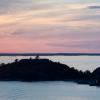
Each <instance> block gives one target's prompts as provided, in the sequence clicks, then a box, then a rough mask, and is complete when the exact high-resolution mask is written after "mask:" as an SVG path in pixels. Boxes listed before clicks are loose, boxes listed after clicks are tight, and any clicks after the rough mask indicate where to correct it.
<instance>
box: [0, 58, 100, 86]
mask: <svg viewBox="0 0 100 100" xmlns="http://www.w3.org/2000/svg"><path fill="white" fill-rule="evenodd" d="M0 80H1V81H75V82H78V83H82V84H83V83H84V84H90V85H100V68H97V69H95V70H94V71H93V72H92V73H91V72H90V71H85V72H83V71H79V70H77V69H75V68H70V67H69V66H67V65H65V64H61V63H59V62H53V61H51V60H49V59H22V60H15V62H13V63H9V64H1V65H0Z"/></svg>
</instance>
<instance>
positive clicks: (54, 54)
mask: <svg viewBox="0 0 100 100" xmlns="http://www.w3.org/2000/svg"><path fill="white" fill-rule="evenodd" d="M37 54H38V55H40V56H85V55H88V56H100V53H0V56H36V55H37Z"/></svg>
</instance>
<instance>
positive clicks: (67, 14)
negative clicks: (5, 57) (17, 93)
mask: <svg viewBox="0 0 100 100" xmlns="http://www.w3.org/2000/svg"><path fill="white" fill-rule="evenodd" d="M42 52H43V53H55V52H56V53H58V52H60V53H65V52H66V53H100V0H1V1H0V53H42Z"/></svg>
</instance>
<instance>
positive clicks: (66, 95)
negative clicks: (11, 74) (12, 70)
mask: <svg viewBox="0 0 100 100" xmlns="http://www.w3.org/2000/svg"><path fill="white" fill-rule="evenodd" d="M0 100H100V88H99V87H95V86H93V87H91V86H88V85H79V84H76V83H71V82H62V81H61V82H58V81H56V82H30V83H28V82H0Z"/></svg>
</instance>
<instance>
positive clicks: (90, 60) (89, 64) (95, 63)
mask: <svg viewBox="0 0 100 100" xmlns="http://www.w3.org/2000/svg"><path fill="white" fill-rule="evenodd" d="M23 58H30V57H29V56H5V57H4V56H1V57H0V63H9V62H13V61H14V60H15V59H23ZM32 58H34V56H33V57H32ZM40 58H49V59H51V60H53V61H57V62H61V63H63V64H67V65H69V66H70V67H75V68H77V69H79V70H83V71H84V70H90V71H93V70H94V69H95V68H97V67H100V56H44V57H43V56H42V57H40Z"/></svg>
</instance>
